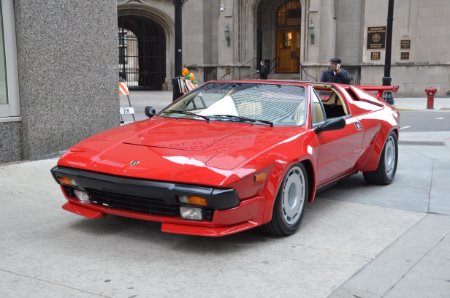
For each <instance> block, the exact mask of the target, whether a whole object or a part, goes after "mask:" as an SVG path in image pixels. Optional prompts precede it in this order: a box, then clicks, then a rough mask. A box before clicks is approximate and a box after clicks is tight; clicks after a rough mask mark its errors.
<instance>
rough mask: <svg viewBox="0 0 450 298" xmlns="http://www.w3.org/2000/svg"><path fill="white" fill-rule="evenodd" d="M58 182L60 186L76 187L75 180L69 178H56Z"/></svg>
mask: <svg viewBox="0 0 450 298" xmlns="http://www.w3.org/2000/svg"><path fill="white" fill-rule="evenodd" d="M58 181H59V183H60V184H61V185H66V186H77V182H76V181H75V179H73V178H71V177H67V176H59V177H58Z"/></svg>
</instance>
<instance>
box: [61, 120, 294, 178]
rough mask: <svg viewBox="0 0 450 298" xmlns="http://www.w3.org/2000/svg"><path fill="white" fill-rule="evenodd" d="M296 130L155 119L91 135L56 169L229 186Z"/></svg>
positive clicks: (73, 149) (64, 158) (68, 153)
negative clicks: (255, 159) (250, 161)
mask: <svg viewBox="0 0 450 298" xmlns="http://www.w3.org/2000/svg"><path fill="white" fill-rule="evenodd" d="M301 131H302V129H301V128H291V127H289V128H283V127H269V126H264V125H250V124H242V123H229V122H213V121H211V122H209V123H206V122H205V121H203V120H182V119H164V118H158V119H152V120H146V121H141V122H137V123H135V124H131V125H126V126H122V127H120V128H116V129H112V130H109V131H107V132H104V133H100V134H98V135H95V136H93V137H90V138H88V139H86V140H85V141H83V142H81V143H79V144H77V145H75V146H74V147H72V148H71V149H70V150H69V151H68V152H67V153H66V154H64V155H63V157H62V158H61V159H60V161H59V162H58V165H59V166H67V167H75V168H79V169H84V170H89V171H94V172H102V173H108V174H112V175H119V176H127V177H135V178H140V179H150V180H160V181H173V182H180V183H190V184H192V183H193V184H204V185H216V186H221V185H223V183H224V182H225V181H227V182H230V181H231V180H230V177H234V179H236V180H237V179H239V177H243V176H246V175H248V174H249V172H252V171H254V170H255V169H246V168H245V167H244V166H243V165H244V164H245V163H246V162H247V161H249V160H251V159H253V158H256V157H257V156H260V155H261V154H264V152H266V151H268V150H270V149H271V148H273V147H275V146H277V144H281V143H283V142H285V141H286V140H287V139H289V138H292V137H293V136H294V135H298V134H299V133H300V134H301ZM232 180H233V179H232Z"/></svg>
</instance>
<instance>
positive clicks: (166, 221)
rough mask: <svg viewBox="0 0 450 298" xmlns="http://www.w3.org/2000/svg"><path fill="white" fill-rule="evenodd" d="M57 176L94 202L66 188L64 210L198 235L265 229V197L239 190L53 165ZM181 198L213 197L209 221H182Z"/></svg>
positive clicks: (206, 217)
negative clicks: (249, 195)
mask: <svg viewBox="0 0 450 298" xmlns="http://www.w3.org/2000/svg"><path fill="white" fill-rule="evenodd" d="M51 172H52V174H53V177H54V178H55V180H56V181H57V182H58V183H59V179H58V178H59V177H61V176H65V177H71V178H73V179H75V181H76V184H77V186H76V189H79V190H82V191H84V192H87V193H88V194H90V197H91V201H90V202H89V203H81V202H79V201H78V200H77V199H76V197H75V196H74V195H73V192H72V193H71V188H70V187H67V186H61V187H62V190H63V192H64V194H65V195H66V198H67V199H68V202H67V203H66V204H65V205H64V206H63V209H65V210H67V211H70V212H73V213H76V214H79V215H82V216H85V217H88V218H101V217H103V216H105V215H106V214H113V215H118V216H124V217H130V218H136V219H142V220H148V221H156V222H161V223H163V224H162V231H164V232H170V233H178V234H189V235H199V236H211V237H217V236H225V235H229V234H233V233H237V232H240V231H243V230H246V229H250V228H253V227H255V226H257V225H260V224H261V223H262V222H261V220H262V218H263V211H264V200H263V197H255V198H251V199H247V200H245V201H239V199H238V197H237V193H236V191H235V190H234V189H231V188H228V189H220V188H212V187H203V186H194V185H186V184H178V183H170V182H160V181H149V180H142V179H136V178H127V177H119V176H112V175H107V174H101V173H95V172H89V171H84V170H78V169H73V168H65V167H54V168H53V169H52V170H51ZM180 195H195V196H202V197H205V198H208V206H206V207H202V210H203V214H204V216H203V217H204V220H202V221H192V220H186V219H182V218H181V217H180V215H179V207H180V206H183V204H180V203H179V201H178V197H179V196H180Z"/></svg>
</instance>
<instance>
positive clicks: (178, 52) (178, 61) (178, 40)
mask: <svg viewBox="0 0 450 298" xmlns="http://www.w3.org/2000/svg"><path fill="white" fill-rule="evenodd" d="M183 2H185V1H184V0H173V4H174V6H175V71H174V78H173V79H172V85H173V100H176V99H177V98H178V97H180V95H181V94H180V89H179V86H178V77H180V76H181V70H182V67H183V51H182V46H183V45H182V42H183V40H182V21H183V19H182V10H181V9H182V5H183Z"/></svg>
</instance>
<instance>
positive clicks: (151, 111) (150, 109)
mask: <svg viewBox="0 0 450 298" xmlns="http://www.w3.org/2000/svg"><path fill="white" fill-rule="evenodd" d="M145 115H146V116H147V117H148V118H152V117H153V116H155V115H156V110H155V108H154V107H150V106H146V107H145Z"/></svg>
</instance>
